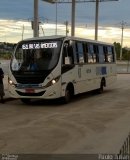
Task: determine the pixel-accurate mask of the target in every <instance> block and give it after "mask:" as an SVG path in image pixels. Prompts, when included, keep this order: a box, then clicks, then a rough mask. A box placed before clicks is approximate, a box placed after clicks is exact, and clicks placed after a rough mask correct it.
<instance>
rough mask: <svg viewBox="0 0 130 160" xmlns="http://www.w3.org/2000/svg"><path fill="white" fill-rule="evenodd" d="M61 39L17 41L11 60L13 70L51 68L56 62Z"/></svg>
mask: <svg viewBox="0 0 130 160" xmlns="http://www.w3.org/2000/svg"><path fill="white" fill-rule="evenodd" d="M60 48H61V41H55V40H54V41H28V42H27V41H25V42H22V43H19V44H18V46H17V48H16V51H15V54H14V57H13V59H12V61H11V68H12V70H13V71H36V70H39V71H40V70H41V71H42V70H51V69H52V68H53V67H55V65H56V64H57V62H58V59H59V55H60Z"/></svg>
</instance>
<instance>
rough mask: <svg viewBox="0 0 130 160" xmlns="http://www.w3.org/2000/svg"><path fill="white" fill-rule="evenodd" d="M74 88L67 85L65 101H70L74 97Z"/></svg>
mask: <svg viewBox="0 0 130 160" xmlns="http://www.w3.org/2000/svg"><path fill="white" fill-rule="evenodd" d="M73 94H74V91H73V88H72V89H71V88H70V87H67V88H66V90H65V96H64V103H69V102H70V101H71V99H72V97H73Z"/></svg>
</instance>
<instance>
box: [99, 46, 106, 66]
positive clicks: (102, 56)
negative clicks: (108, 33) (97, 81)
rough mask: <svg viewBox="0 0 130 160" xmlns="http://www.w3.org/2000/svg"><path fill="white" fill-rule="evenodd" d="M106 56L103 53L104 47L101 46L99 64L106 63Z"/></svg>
mask: <svg viewBox="0 0 130 160" xmlns="http://www.w3.org/2000/svg"><path fill="white" fill-rule="evenodd" d="M104 60H105V55H104V52H103V46H101V45H100V46H99V63H104V62H105V61H104Z"/></svg>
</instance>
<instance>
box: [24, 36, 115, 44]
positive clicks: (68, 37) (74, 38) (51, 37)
mask: <svg viewBox="0 0 130 160" xmlns="http://www.w3.org/2000/svg"><path fill="white" fill-rule="evenodd" d="M51 39H53V40H54V39H62V40H77V41H78V40H79V41H84V42H90V43H98V44H104V45H111V46H112V45H113V44H111V43H107V42H102V41H96V40H91V39H85V38H79V37H72V36H64V35H53V36H42V37H33V38H28V39H24V40H22V41H24V42H26V41H33V40H36V41H37V40H51Z"/></svg>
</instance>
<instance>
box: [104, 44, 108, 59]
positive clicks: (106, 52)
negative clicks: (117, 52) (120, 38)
mask: <svg viewBox="0 0 130 160" xmlns="http://www.w3.org/2000/svg"><path fill="white" fill-rule="evenodd" d="M103 52H104V57H105V59H104V61H105V62H109V61H108V51H107V47H106V46H103Z"/></svg>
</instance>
